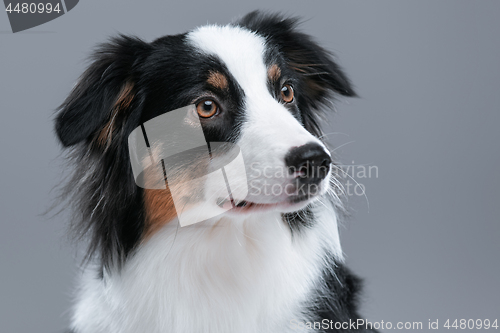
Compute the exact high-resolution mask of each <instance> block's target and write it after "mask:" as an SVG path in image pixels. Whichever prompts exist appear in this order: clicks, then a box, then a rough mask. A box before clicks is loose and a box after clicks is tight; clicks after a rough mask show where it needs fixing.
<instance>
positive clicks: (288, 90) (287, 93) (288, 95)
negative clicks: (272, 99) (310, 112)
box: [281, 84, 293, 103]
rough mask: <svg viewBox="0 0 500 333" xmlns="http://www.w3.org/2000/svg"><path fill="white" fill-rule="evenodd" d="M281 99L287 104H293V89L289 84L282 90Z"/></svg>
mask: <svg viewBox="0 0 500 333" xmlns="http://www.w3.org/2000/svg"><path fill="white" fill-rule="evenodd" d="M281 98H283V101H284V102H285V103H291V102H292V101H293V88H292V86H291V85H289V84H285V85H284V86H283V88H281Z"/></svg>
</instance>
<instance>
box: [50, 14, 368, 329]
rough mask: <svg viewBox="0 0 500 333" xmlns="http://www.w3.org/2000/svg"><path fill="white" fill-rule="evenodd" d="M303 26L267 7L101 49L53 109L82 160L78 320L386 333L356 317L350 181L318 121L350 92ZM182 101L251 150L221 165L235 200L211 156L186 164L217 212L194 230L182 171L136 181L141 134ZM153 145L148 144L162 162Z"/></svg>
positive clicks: (196, 118)
mask: <svg viewBox="0 0 500 333" xmlns="http://www.w3.org/2000/svg"><path fill="white" fill-rule="evenodd" d="M297 22H298V20H297V19H295V18H287V17H283V16H281V15H278V14H268V13H262V12H258V11H256V12H252V13H250V14H248V15H246V16H244V17H243V18H241V19H239V20H238V21H236V22H234V23H231V24H229V25H224V26H218V25H208V26H202V27H199V28H197V29H194V30H192V31H190V32H187V33H184V34H179V35H170V36H165V37H161V38H159V39H156V40H154V41H153V42H150V43H147V42H145V41H143V40H141V39H139V38H136V37H130V36H124V35H119V36H118V37H115V38H113V39H111V40H110V41H109V42H107V43H104V44H102V45H101V46H99V47H98V48H97V49H96V51H95V53H94V55H93V58H92V62H91V65H90V66H89V68H88V69H87V70H86V71H85V72H84V73H83V75H82V76H81V78H80V79H79V81H78V82H77V84H76V85H75V87H74V88H73V90H72V92H71V93H70V95H69V96H68V97H67V99H66V100H65V101H64V103H63V104H62V105H61V106H60V108H59V109H58V113H57V115H56V119H55V131H56V134H57V136H58V138H59V140H60V142H61V144H62V145H63V146H64V147H67V148H69V151H70V152H71V153H70V156H71V159H72V160H73V162H74V163H75V168H74V173H73V174H72V177H71V178H70V180H69V181H68V183H67V185H66V187H65V191H64V196H65V197H66V198H67V200H68V202H69V203H70V204H71V205H72V206H73V208H74V211H75V215H74V218H73V222H72V228H73V231H74V232H75V233H76V234H77V235H78V236H79V237H82V238H85V239H87V240H88V252H87V256H86V259H87V260H86V261H85V264H84V266H83V272H82V276H81V281H80V283H79V289H78V293H77V297H76V298H77V299H76V303H75V307H74V312H73V316H72V321H71V332H74V333H137V332H147V333H160V332H176V333H181V332H189V333H194V332H213V333H224V332H228V333H229V332H231V333H233V332H239V333H250V332H252V333H266V332H273V333H276V332H311V331H316V332H351V331H356V332H375V330H372V329H370V328H366V327H357V328H353V326H352V322H355V321H357V320H359V319H360V315H359V314H358V310H357V307H358V293H359V289H360V280H359V278H357V277H356V276H355V275H353V274H352V273H351V272H350V271H349V270H348V268H346V267H345V265H344V264H343V253H342V249H341V246H340V241H339V234H338V220H339V218H340V217H341V215H342V212H343V206H342V200H341V195H340V194H341V193H340V192H341V191H339V189H340V188H341V183H340V179H339V175H338V173H337V172H335V170H336V169H337V168H338V166H336V165H335V163H334V162H332V154H331V153H330V151H329V150H328V148H327V146H326V145H325V143H324V142H323V140H322V132H321V128H320V125H321V123H322V121H323V120H322V119H323V118H322V117H323V114H322V112H324V111H327V112H328V109H330V108H331V105H330V103H331V101H332V100H333V99H335V98H336V97H337V96H347V97H349V96H355V92H354V89H353V87H352V85H351V83H350V81H349V79H348V78H347V76H346V75H345V74H344V72H343V71H342V69H341V67H340V66H339V65H338V64H337V63H336V62H335V61H334V60H333V57H332V55H331V54H330V53H328V52H327V51H326V50H325V49H323V48H322V47H320V46H319V45H318V44H317V43H316V42H315V41H314V40H313V39H312V38H311V37H310V36H308V35H306V34H304V33H302V32H300V31H298V29H297ZM172 110H184V111H182V112H185V117H191V118H190V119H191V120H192V122H193V123H195V124H199V127H197V128H198V129H201V131H202V134H203V135H202V137H204V139H205V141H206V143H208V144H210V143H215V142H219V143H227V144H232V147H236V148H237V149H238V151H237V155H238V158H240V160H241V161H244V170H243V172H241V168H240V169H238V170H239V171H238V170H237V171H238V172H236V173H238V174H236V173H235V172H233V171H231V170H232V169H230V168H229V167H228V165H229V164H228V163H229V162H228V161H225V162H224V163H225V164H224V163H223V165H222V166H224V165H225V167H224V169H225V170H226V173H225V174H224V175H225V177H226V178H227V179H226V178H225V179H226V180H231V179H233V178H234V177H236V178H234V179H236V180H234V181H233V183H232V184H231V188H232V190H233V191H232V195H231V193H230V195H229V196H228V195H226V196H224V195H222V194H221V195H220V194H217V193H218V192H217V191H218V190H219V189H216V188H214V187H205V186H206V184H207V183H210V181H211V179H212V178H210V179H208V178H207V177H205V178H203V177H202V176H204V175H206V174H207V173H208V171H207V170H206V168H208V166H207V165H208V164H207V163H208V162H207V163H198V164H196V167H193V168H191V171H193V170H198V171H196V172H195V173H196V175H194V176H193V174H192V173H191V174H190V173H189V172H183V170H185V169H189V166H190V165H191V164H189V163H187V164H184V165H182V166H181V167H180V168H177V170H178V171H179V172H180V173H177V174H176V175H178V176H177V178H178V179H180V181H179V182H178V184H180V188H181V189H180V191H181V192H182V191H184V192H182V193H184V194H182V195H181V197H186V192H189V193H193V194H196V196H197V198H198V199H199V200H198V201H196V200H195V202H194V204H193V207H194V208H193V207H191V208H190V209H191V211H193V209H194V211H196V207H197V206H196V205H197V204H198V203H199V202H201V201H203V200H204V201H203V202H205V203H206V202H208V203H209V204H212V203H211V202H212V201H213V202H216V204H217V206H218V207H219V208H220V209H221V211H222V213H221V211H216V210H217V207H215V206H213V207H215V208H214V209H215V210H214V212H215V213H214V214H212V215H210V216H205V218H203V221H194V220H193V221H194V222H196V223H194V222H193V221H191V222H190V223H188V225H185V226H180V225H179V221H180V213H179V212H180V211H179V205H178V203H176V202H175V200H174V189H173V187H172V186H170V185H171V182H172V183H173V182H174V178H175V177H176V176H175V175H174V173H173V172H170V174H169V175H168V176H167V175H166V174H165V178H162V180H163V181H166V183H165V184H167V185H168V186H166V187H160V188H156V187H155V186H148V185H147V184H145V183H146V182H145V181H143V182H142V183H141V184H139V183H140V182H139V181H138V179H139V178H140V177H139V178H138V177H137V174H136V173H135V172H134V163H133V162H131V159H132V157H133V156H132V155H134V154H136V153H137V150H135V149H134V142H135V141H134V140H135V139H134V140H132V139H131V137H132V136H133V135H132V134H133V133H139V134H138V135H139V137H140V136H141V135H142V134H141V133H142V131H143V130H144V128H145V127H147V126H146V124H153V123H155V121H156V120H155V119H159V117H163V116H166V115H169V114H173V113H172V112H173V111H172ZM322 110H323V111H322ZM183 115H184V113H183ZM182 119H184V118H182ZM186 119H187V118H186ZM181 123H182V122H180V123H179V124H181ZM172 128H173V129H170V130H171V131H173V132H175V124H174V125H173V126H172ZM170 130H169V131H167V130H165V131H164V132H165V133H163V134H164V144H166V145H168V144H169V142H168V141H169V140H170V143H172V144H175V143H176V142H175V139H173V138H172V137H169V135H170ZM193 133H195V132H193ZM196 133H199V132H196ZM143 134H146V133H145V132H144V133H143ZM148 134H150V133H148ZM163 134H161V135H163ZM141 140H142V139H141ZM141 142H142V141H141ZM136 148H137V147H136ZM139 148H140V147H139ZM157 148H158V147H156V148H155V146H154V145H153V143H150V145H148V146H147V149H145V150H144V151H147V152H149V154H150V155H151V157H152V158H153V157H156V158H158V159H161V158H162V156H160V155H161V151H160V152H159V151H158V149H157ZM155 149H156V150H155ZM159 149H160V150H161V147H160V148H159ZM139 150H140V149H139ZM211 156H212V155H211ZM231 156H232V155H231ZM138 161H139V162H138V165H139V166H138V167H139V168H141V167H143V169H144V170H146V171H144V170H143V171H144V172H146V173H148V172H149V174H152V173H155V172H156V171H155V169H154V167H155V166H153V167H151V166H150V167H149V169H148V168H146V167H144V166H143V165H141V163H142V162H143V161H145V160H141V159H140V158H139V159H138ZM226 162H227V163H226ZM157 165H158V164H156V166H157ZM222 169H223V168H222V167H220V168H219V169H218V170H219V171H220V170H222ZM147 170H149V171H147ZM163 171H165V169H164V170H163ZM170 171H171V170H170ZM211 175H212V174H211ZM214 175H215V173H214ZM186 177H192V178H191V180H192V179H195V178H196V177H198V178H196V179H195V181H194V182H191V183H190V184H191V185H189V186H188V185H182V184H185V183H183V181H186ZM199 177H201V178H199ZM214 177H215V176H214ZM231 177H232V178H231ZM230 178H231V179H230ZM221 179H222V178H221ZM229 183H231V181H229ZM193 184H194V185H193ZM235 184H236V185H235ZM160 185H161V184H160ZM183 186H184V187H183ZM245 186H246V189H245V191H239V190H238V189H241V188H243V187H245ZM175 191H177V189H176V190H175ZM216 192H217V193H216ZM242 193H243V194H242ZM179 200H180V199H179ZM200 200H201V201H200ZM207 211H208V210H207ZM197 212H199V213H201V212H206V210H202V209H198V210H197ZM183 213H184V212H183ZM186 216H187V215H186ZM349 322H350V323H351V325H350V326H349V325H348V323H349Z"/></svg>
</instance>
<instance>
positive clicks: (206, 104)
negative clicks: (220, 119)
mask: <svg viewBox="0 0 500 333" xmlns="http://www.w3.org/2000/svg"><path fill="white" fill-rule="evenodd" d="M196 111H197V112H198V115H199V116H200V117H202V118H210V117H213V116H214V115H215V114H217V111H219V107H218V106H217V104H216V103H215V102H214V101H212V100H211V99H205V100H203V101H201V102H199V103H198V104H196Z"/></svg>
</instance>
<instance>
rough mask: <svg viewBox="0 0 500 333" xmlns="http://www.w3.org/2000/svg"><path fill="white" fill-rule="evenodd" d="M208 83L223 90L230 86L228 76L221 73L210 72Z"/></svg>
mask: <svg viewBox="0 0 500 333" xmlns="http://www.w3.org/2000/svg"><path fill="white" fill-rule="evenodd" d="M207 82H208V84H210V85H211V86H213V87H215V88H218V89H222V90H224V89H227V88H228V86H229V85H228V83H227V78H226V76H225V75H224V74H222V73H219V72H210V74H209V75H208V79H207Z"/></svg>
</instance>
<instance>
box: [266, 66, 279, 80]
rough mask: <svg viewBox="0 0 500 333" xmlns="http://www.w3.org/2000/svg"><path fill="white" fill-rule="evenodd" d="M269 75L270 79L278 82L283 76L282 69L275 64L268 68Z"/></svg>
mask: <svg viewBox="0 0 500 333" xmlns="http://www.w3.org/2000/svg"><path fill="white" fill-rule="evenodd" d="M267 76H268V77H269V80H271V81H272V82H276V81H278V80H279V78H280V76H281V69H280V68H279V67H278V65H276V64H274V65H272V66H271V67H269V69H268V70H267Z"/></svg>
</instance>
